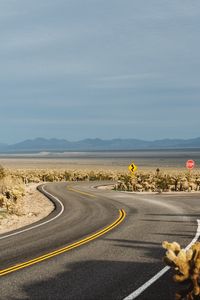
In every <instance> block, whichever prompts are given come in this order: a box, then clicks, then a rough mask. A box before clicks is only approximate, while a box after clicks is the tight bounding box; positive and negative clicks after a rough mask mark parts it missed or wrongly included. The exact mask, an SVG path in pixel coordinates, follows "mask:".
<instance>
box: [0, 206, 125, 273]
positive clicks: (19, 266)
mask: <svg viewBox="0 0 200 300" xmlns="http://www.w3.org/2000/svg"><path fill="white" fill-rule="evenodd" d="M125 217H126V213H125V211H124V210H123V209H121V210H119V216H118V218H117V219H116V220H115V221H114V222H113V223H112V224H110V225H109V226H107V227H105V228H104V229H102V230H100V231H98V232H96V233H94V234H92V235H90V236H88V237H86V238H84V239H82V240H80V241H78V242H75V243H73V244H70V245H68V246H66V247H63V248H60V249H58V250H55V251H52V252H49V253H47V254H44V255H42V256H39V257H36V258H34V259H31V260H28V261H26V262H23V263H20V264H17V265H14V266H12V267H9V268H7V269H3V270H0V276H4V275H6V274H9V273H12V272H16V271H18V270H20V269H23V268H27V267H29V266H32V265H34V264H37V263H39V262H42V261H44V260H46V259H49V258H52V257H54V256H57V255H60V254H62V253H64V252H67V251H70V250H72V249H74V248H77V247H80V246H82V245H84V244H86V243H89V242H90V241H92V240H94V239H97V238H98V237H100V236H102V235H104V234H105V233H107V232H109V231H111V230H112V229H114V228H115V227H116V226H118V225H119V224H120V223H121V222H122V221H123V220H124V218H125Z"/></svg>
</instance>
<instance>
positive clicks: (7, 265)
mask: <svg viewBox="0 0 200 300" xmlns="http://www.w3.org/2000/svg"><path fill="white" fill-rule="evenodd" d="M98 184H100V183H95V182H93V183H91V182H90V183H89V182H87V183H86V182H82V183H51V184H45V185H43V186H41V187H40V190H41V191H42V192H43V193H45V195H46V196H48V197H49V198H50V199H51V200H52V201H53V202H54V203H55V210H54V211H53V212H52V213H51V214H50V215H49V216H48V217H47V218H45V219H43V220H41V221H39V222H37V223H35V224H32V225H30V226H27V227H25V228H23V229H21V230H17V231H15V232H12V233H9V234H4V235H0V254H1V256H0V257H1V260H0V277H1V278H0V280H1V292H0V299H2V300H17V299H34V300H36V299H37V300H38V299H41V300H46V299H47V300H51V299H52V300H57V299H62V300H63V299H70V300H72V299H73V300H78V299H79V300H80V299H84V300H104V299H105V300H107V299H108V300H112V299H113V300H117V299H119V300H123V299H130V300H131V299H136V298H137V299H140V300H157V299H162V300H169V299H174V293H175V290H176V289H177V286H176V284H175V283H173V281H172V272H171V270H169V271H167V272H166V273H165V274H164V275H163V276H160V277H159V276H158V278H156V279H157V280H155V282H152V284H151V283H150V284H149V286H148V287H145V288H144V289H141V287H142V286H143V285H144V284H145V283H146V282H149V280H150V279H151V278H152V277H153V276H155V275H156V274H159V272H160V271H161V270H162V269H163V268H164V267H165V266H164V264H163V262H162V256H163V254H164V250H163V249H162V247H161V244H162V241H163V240H168V241H174V240H175V241H177V242H179V243H180V244H181V246H182V247H186V246H187V245H188V244H190V242H191V241H192V240H193V238H194V236H195V235H196V232H197V219H198V218H200V211H199V202H200V194H197V193H185V194H136V193H121V192H114V191H110V190H102V189H96V188H95V186H96V185H98ZM197 237H198V236H197Z"/></svg>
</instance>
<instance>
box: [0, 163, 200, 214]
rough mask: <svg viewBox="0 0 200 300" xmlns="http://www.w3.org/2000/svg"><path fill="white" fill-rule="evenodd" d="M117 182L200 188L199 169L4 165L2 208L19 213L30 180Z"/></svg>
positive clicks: (124, 187) (154, 188)
mask: <svg viewBox="0 0 200 300" xmlns="http://www.w3.org/2000/svg"><path fill="white" fill-rule="evenodd" d="M103 180H105V181H114V182H116V183H115V184H113V189H114V190H117V191H129V192H177V191H200V173H199V172H193V173H189V172H179V173H175V172H172V173H169V172H162V171H160V170H159V169H156V170H155V171H154V172H150V171H147V172H136V173H135V174H134V175H130V173H129V172H121V171H113V170H112V171H111V170H106V171H105V170H97V171H93V170H65V169H63V170H62V169H55V170H54V169H30V170H29V169H4V168H3V167H2V166H0V210H1V211H4V210H6V211H7V212H8V213H10V214H12V213H15V214H17V210H18V208H17V207H18V202H19V199H21V198H22V197H23V196H24V192H25V186H26V185H27V184H29V183H38V184H39V183H42V182H60V181H103Z"/></svg>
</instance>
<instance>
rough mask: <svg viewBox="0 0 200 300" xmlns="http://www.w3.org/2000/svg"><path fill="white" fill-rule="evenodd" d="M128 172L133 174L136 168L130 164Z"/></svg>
mask: <svg viewBox="0 0 200 300" xmlns="http://www.w3.org/2000/svg"><path fill="white" fill-rule="evenodd" d="M128 169H129V171H131V172H132V173H134V172H135V171H136V170H137V166H136V165H135V164H134V163H132V164H131V165H130V166H129V167H128Z"/></svg>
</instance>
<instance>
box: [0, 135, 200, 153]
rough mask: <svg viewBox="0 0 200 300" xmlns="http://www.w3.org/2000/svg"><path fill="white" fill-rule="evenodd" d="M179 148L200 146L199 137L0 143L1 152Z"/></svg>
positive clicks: (37, 140)
mask: <svg viewBox="0 0 200 300" xmlns="http://www.w3.org/2000/svg"><path fill="white" fill-rule="evenodd" d="M178 148H179V149H181V148H200V137H198V138H193V139H162V140H155V141H145V140H139V139H111V140H102V139H98V138H96V139H84V140H80V141H77V142H70V141H68V140H65V139H57V138H52V139H45V138H36V139H32V140H31V139H29V140H25V141H22V142H19V143H16V144H12V145H6V144H3V143H0V152H1V153H20V152H41V151H49V152H51V151H52V152H55V151H58V152H63V151H98V150H99V151H101V150H105V151H106V150H139V149H141V150H143V149H146V150H148V149H178Z"/></svg>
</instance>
